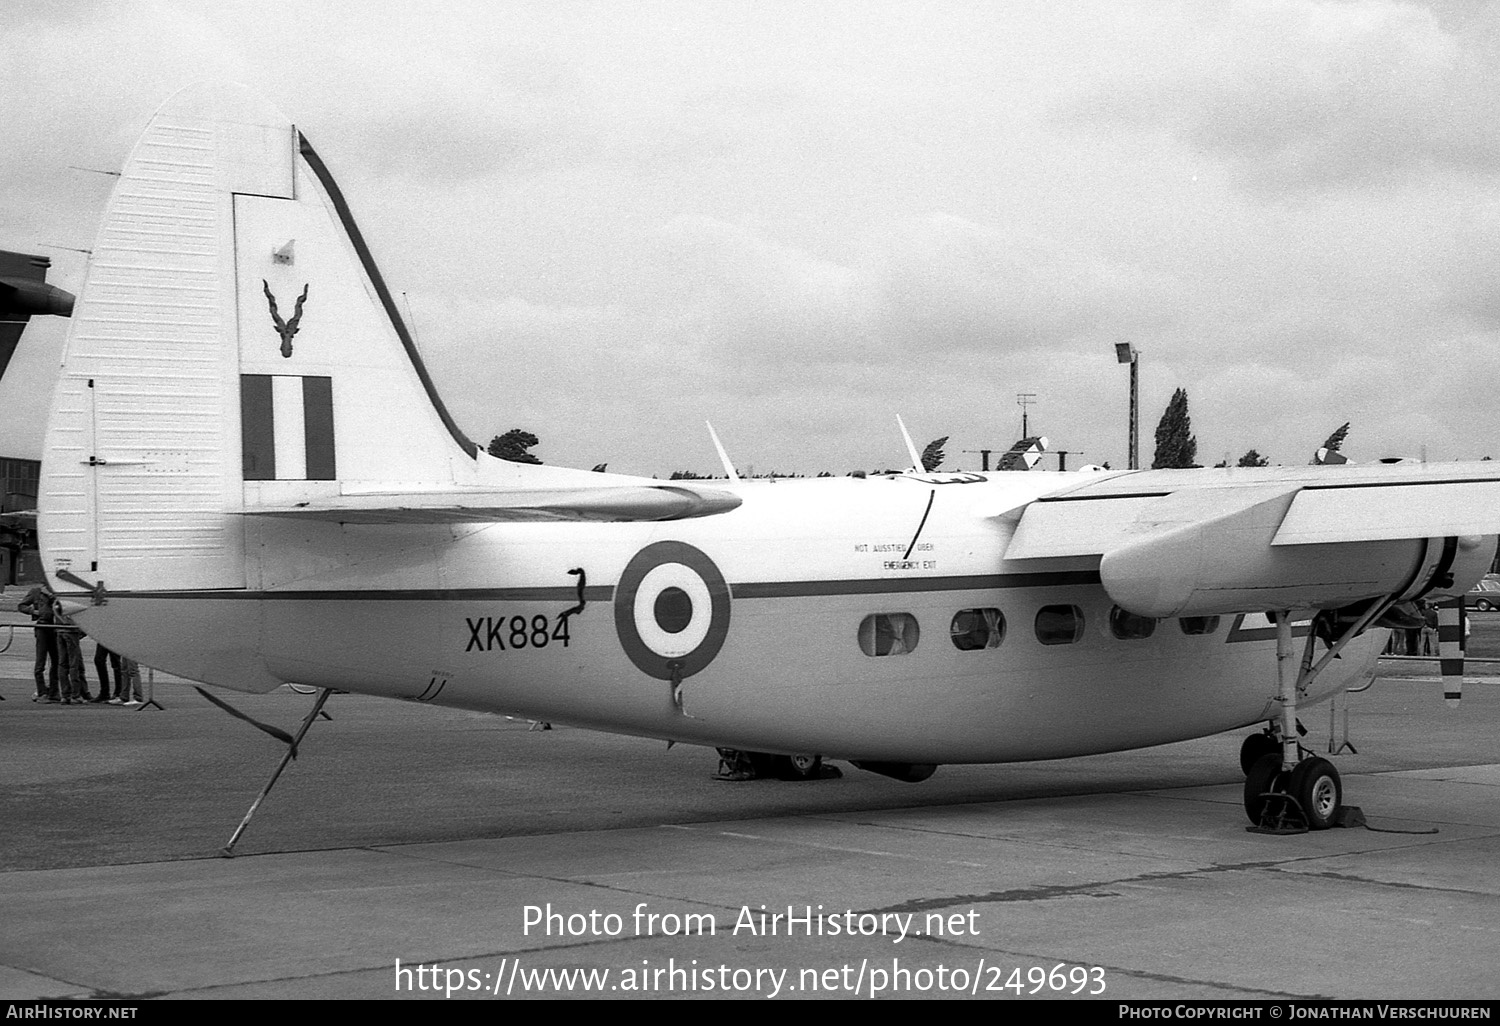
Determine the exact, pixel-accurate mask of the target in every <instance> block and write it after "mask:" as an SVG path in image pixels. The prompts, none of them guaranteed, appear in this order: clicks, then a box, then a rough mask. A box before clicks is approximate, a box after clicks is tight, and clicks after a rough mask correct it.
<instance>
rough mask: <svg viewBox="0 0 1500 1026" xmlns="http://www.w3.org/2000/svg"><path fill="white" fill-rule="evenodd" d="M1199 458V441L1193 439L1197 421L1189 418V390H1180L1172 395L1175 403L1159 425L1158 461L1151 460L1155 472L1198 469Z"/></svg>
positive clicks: (1168, 405)
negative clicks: (1171, 468) (1184, 468)
mask: <svg viewBox="0 0 1500 1026" xmlns="http://www.w3.org/2000/svg"><path fill="white" fill-rule="evenodd" d="M1197 456H1198V439H1197V438H1195V437H1193V422H1192V418H1190V417H1189V416H1188V397H1187V391H1186V390H1185V389H1181V388H1179V389H1178V390H1177V391H1175V392H1173V393H1172V401H1171V402H1169V403H1167V409H1166V412H1165V413H1163V414H1162V415H1161V422H1160V423H1158V424H1157V425H1156V458H1155V459H1154V460H1152V461H1151V469H1152V470H1161V469H1162V468H1164V467H1196V466H1197V465H1198V464H1197V463H1196V462H1195V459H1196V458H1197Z"/></svg>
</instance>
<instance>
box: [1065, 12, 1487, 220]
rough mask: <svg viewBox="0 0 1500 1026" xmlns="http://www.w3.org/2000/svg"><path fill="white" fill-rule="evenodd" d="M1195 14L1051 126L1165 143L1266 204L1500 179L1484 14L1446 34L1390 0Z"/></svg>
mask: <svg viewBox="0 0 1500 1026" xmlns="http://www.w3.org/2000/svg"><path fill="white" fill-rule="evenodd" d="M1194 10H1195V12H1196V16H1195V17H1194V18H1192V19H1191V20H1189V21H1188V22H1187V23H1185V24H1179V25H1178V26H1176V28H1177V30H1178V31H1177V33H1176V34H1175V35H1174V36H1173V39H1172V42H1173V43H1174V44H1175V45H1181V46H1183V47H1184V48H1185V50H1186V53H1185V56H1184V57H1183V58H1180V59H1177V60H1173V61H1167V62H1163V63H1162V64H1161V66H1160V67H1159V68H1158V69H1157V70H1155V71H1152V70H1147V69H1135V70H1136V73H1135V74H1132V75H1130V76H1129V77H1125V76H1122V77H1120V78H1118V79H1116V80H1114V81H1108V82H1104V83H1100V84H1096V85H1095V86H1094V87H1093V88H1091V89H1089V90H1087V91H1086V92H1085V93H1084V94H1083V95H1082V96H1081V97H1079V98H1076V99H1073V100H1071V101H1069V102H1068V103H1066V104H1064V105H1062V106H1061V107H1060V113H1061V114H1062V116H1063V119H1064V120H1065V121H1070V122H1073V123H1081V124H1090V125H1094V126H1096V127H1098V128H1101V129H1107V128H1108V127H1110V126H1125V127H1129V128H1131V129H1134V130H1137V131H1144V132H1161V133H1165V134H1167V135H1168V136H1170V137H1171V138H1173V139H1174V140H1175V141H1177V142H1178V143H1180V144H1181V145H1183V146H1186V147H1189V148H1191V149H1193V150H1196V151H1199V152H1202V153H1204V154H1207V155H1210V156H1212V157H1215V158H1217V159H1219V160H1222V161H1224V162H1225V163H1226V164H1227V165H1228V167H1229V168H1230V170H1231V172H1232V173H1233V175H1234V177H1235V179H1236V180H1237V181H1238V182H1239V183H1240V184H1241V185H1242V186H1244V187H1245V188H1248V189H1251V190H1254V191H1258V192H1261V193H1267V194H1276V193H1279V192H1281V191H1283V190H1325V189H1336V188H1347V187H1371V186H1380V187H1395V186H1400V185H1403V184H1407V183H1409V182H1411V181H1412V180H1413V179H1414V178H1416V177H1418V176H1421V175H1424V174H1427V173H1430V172H1431V171H1433V170H1441V171H1444V172H1446V173H1449V174H1453V175H1458V176H1470V175H1481V176H1485V177H1492V176H1494V175H1495V174H1496V172H1497V171H1500V82H1497V80H1496V78H1495V75H1494V73H1493V69H1494V68H1495V66H1496V63H1497V58H1500V45H1497V42H1500V13H1497V11H1496V9H1495V8H1493V7H1490V8H1488V12H1487V14H1485V15H1484V16H1482V17H1475V18H1473V19H1465V20H1462V21H1460V22H1458V23H1457V24H1455V25H1454V26H1453V27H1445V26H1444V22H1443V19H1440V17H1439V16H1438V15H1437V14H1435V13H1434V12H1433V11H1432V10H1429V9H1427V8H1425V7H1420V6H1416V5H1413V4H1409V3H1396V2H1389V0H1358V2H1348V3H1343V2H1341V3H1332V2H1325V0H1280V2H1275V3H1259V2H1257V3H1236V4H1232V5H1222V6H1221V5H1213V6H1211V7H1205V8H1196V9H1194ZM1147 59H1148V60H1149V59H1150V57H1149V56H1148V58H1147Z"/></svg>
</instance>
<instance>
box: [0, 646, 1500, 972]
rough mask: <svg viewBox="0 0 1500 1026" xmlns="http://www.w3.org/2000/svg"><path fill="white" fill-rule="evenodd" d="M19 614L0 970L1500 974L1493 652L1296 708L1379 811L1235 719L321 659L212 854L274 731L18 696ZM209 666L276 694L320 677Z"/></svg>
mask: <svg viewBox="0 0 1500 1026" xmlns="http://www.w3.org/2000/svg"><path fill="white" fill-rule="evenodd" d="M29 635H30V632H29V631H18V632H17V635H16V642H15V644H14V645H13V646H12V648H11V650H10V651H8V652H5V653H3V654H0V696H3V697H4V698H5V699H6V700H5V701H4V702H0V738H3V744H0V780H3V781H4V783H5V786H4V788H3V790H0V999H34V998H55V997H83V998H87V997H160V998H293V997H295V998H348V997H355V998H392V997H402V998H415V999H421V1000H440V1001H441V1000H446V999H448V995H447V991H448V990H449V988H454V989H452V993H451V997H452V999H455V1000H456V999H459V998H463V997H469V998H474V997H480V998H488V999H491V1000H495V999H501V1000H503V999H505V998H511V999H517V998H521V997H539V996H541V997H559V996H574V997H579V996H589V995H591V994H592V995H600V994H602V995H603V996H610V997H629V996H651V997H664V996H700V997H701V996H709V997H721V996H731V997H746V998H749V997H755V998H761V999H764V998H767V997H772V996H775V997H779V998H786V997H812V996H833V997H852V996H856V994H857V995H858V996H866V997H867V996H871V995H872V994H874V995H877V996H901V997H909V996H916V997H920V996H929V997H953V996H959V995H960V994H962V995H969V994H973V995H977V996H985V997H992V998H1006V999H1014V998H1016V997H1018V996H1031V995H1032V993H1033V992H1034V991H1037V990H1039V991H1040V993H1038V994H1037V995H1036V996H1053V995H1056V994H1067V993H1071V992H1073V991H1074V990H1079V991H1081V992H1082V993H1081V995H1080V996H1088V995H1092V996H1095V997H1100V996H1102V997H1103V998H1105V999H1110V998H1116V999H1146V998H1151V999H1221V1000H1222V999H1228V1000H1235V999H1252V1000H1263V999H1267V998H1273V997H1288V998H1292V997H1299V996H1300V997H1340V998H1360V999H1398V998H1407V999H1424V998H1425V999H1433V998H1448V999H1455V998H1458V999H1494V998H1496V997H1500V974H1497V972H1496V966H1497V965H1500V869H1497V866H1500V745H1497V740H1496V739H1497V737H1500V679H1496V678H1490V677H1480V678H1479V679H1478V680H1477V681H1476V680H1474V679H1473V678H1471V680H1470V682H1469V683H1468V684H1467V685H1466V688H1465V697H1464V701H1463V705H1462V707H1461V708H1460V709H1457V710H1454V709H1449V708H1447V707H1445V705H1444V703H1443V701H1442V699H1441V687H1440V686H1439V684H1438V683H1437V681H1436V680H1435V679H1428V680H1420V679H1403V676H1405V677H1409V676H1410V675H1411V674H1414V673H1415V674H1420V673H1422V672H1423V670H1424V664H1396V663H1394V662H1391V663H1387V664H1383V666H1384V667H1385V671H1384V672H1385V674H1386V675H1385V676H1383V677H1382V678H1380V679H1378V680H1377V681H1376V683H1375V685H1374V686H1373V687H1372V688H1371V689H1370V690H1368V691H1366V692H1364V693H1361V694H1357V695H1349V696H1346V698H1345V699H1343V700H1342V701H1341V702H1340V707H1339V711H1338V715H1337V716H1336V717H1335V718H1334V720H1333V722H1332V724H1330V715H1329V709H1328V707H1327V706H1320V707H1317V708H1314V709H1311V710H1308V711H1307V713H1306V715H1305V716H1304V718H1303V722H1304V724H1305V725H1306V726H1307V727H1308V730H1309V733H1308V736H1307V738H1306V739H1305V743H1306V744H1307V745H1308V746H1309V747H1310V748H1312V749H1314V750H1316V751H1317V752H1318V753H1320V754H1324V753H1326V752H1327V751H1328V748H1329V742H1330V726H1332V738H1331V739H1332V741H1333V742H1334V743H1335V744H1337V742H1338V741H1339V740H1341V739H1342V737H1343V735H1344V729H1345V728H1344V725H1343V717H1344V712H1343V710H1344V709H1345V708H1347V709H1348V728H1347V729H1348V737H1349V739H1350V740H1351V741H1352V742H1353V744H1354V745H1355V746H1356V747H1357V748H1358V754H1355V753H1352V752H1346V753H1344V754H1342V755H1339V756H1338V757H1337V758H1336V760H1335V762H1336V764H1337V765H1338V767H1339V769H1340V772H1341V773H1342V774H1343V777H1344V785H1345V801H1346V802H1347V803H1349V804H1352V805H1358V806H1361V807H1362V808H1363V810H1364V813H1365V815H1366V816H1367V817H1368V818H1369V822H1370V826H1371V827H1372V828H1375V829H1335V830H1329V831H1324V832H1319V833H1306V834H1298V835H1290V836H1267V835H1261V834H1252V833H1247V832H1246V830H1245V827H1246V825H1247V824H1246V820H1245V817H1244V813H1243V811H1242V809H1241V804H1240V803H1241V791H1242V777H1241V775H1240V772H1239V768H1238V761H1237V753H1238V748H1239V744H1240V739H1241V737H1242V736H1243V733H1244V732H1239V733H1236V734H1232V735H1230V734H1226V735H1220V736H1217V737H1212V738H1205V739H1201V740H1198V741H1192V742H1184V743H1182V744H1177V745H1170V746H1165V747H1162V748H1157V749H1151V750H1147V751H1140V752H1129V753H1122V754H1118V755H1107V756H1094V757H1090V758H1085V759H1069V760H1060V761H1057V762H1050V763H1026V764H1015V765H1005V766H978V767H976V766H945V767H942V768H940V769H939V771H938V773H937V774H936V775H935V776H934V777H933V778H932V779H930V780H928V781H926V782H924V783H921V784H902V783H898V782H896V781H892V780H887V779H885V778H883V777H878V776H874V775H871V774H868V773H864V772H861V771H858V770H855V769H853V768H851V767H848V766H847V765H843V766H842V768H843V769H844V772H845V776H844V777H843V778H842V779H836V780H823V781H815V782H807V783H793V782H782V781H754V782H748V783H725V782H721V781H716V780H713V779H711V775H712V773H713V770H714V768H715V765H716V762H717V759H716V756H715V754H714V753H713V752H712V751H711V750H706V749H702V748H693V747H687V746H678V747H676V748H672V749H671V750H668V749H667V748H666V746H665V745H664V744H662V743H660V742H651V741H645V740H641V739H633V738H621V737H613V736H608V735H602V734H597V733H592V732H589V731H584V730H574V729H568V728H565V727H558V728H557V729H555V730H550V731H533V730H529V729H528V724H527V723H525V722H524V721H513V720H508V719H506V718H504V717H498V716H489V715H484V714H476V713H466V712H459V711H454V710H445V709H433V708H429V707H414V706H411V705H407V704H402V703H396V702H384V701H380V700H376V699H368V698H362V697H358V696H352V695H337V696H334V697H333V698H332V699H331V700H330V702H329V703H328V706H327V709H328V712H329V714H330V715H331V716H332V717H333V719H332V720H331V721H329V722H322V721H320V722H318V723H317V724H315V725H314V726H313V728H312V730H311V732H310V734H309V735H308V738H307V740H306V741H305V742H304V745H303V747H302V749H301V758H299V759H298V760H297V761H296V762H294V763H293V764H292V765H291V766H290V767H289V768H288V770H287V772H286V773H285V774H284V775H283V777H282V778H281V780H280V782H279V783H278V784H277V786H276V789H275V790H274V791H273V792H272V794H271V795H270V797H269V798H268V799H267V800H266V801H265V803H264V804H263V805H262V806H261V808H260V810H259V811H258V813H257V815H256V818H255V820H254V821H253V822H252V823H251V825H250V827H249V829H248V831H247V832H246V834H245V836H244V838H243V839H242V840H241V842H240V843H239V846H238V848H237V850H236V856H237V857H235V858H233V859H226V858H223V857H221V856H220V855H219V849H220V848H221V847H222V846H223V845H224V843H225V842H226V841H227V839H228V838H229V835H230V833H231V832H232V831H233V829H234V827H235V825H236V824H237V823H238V822H239V820H240V817H241V816H242V815H243V814H244V812H245V809H246V808H247V807H248V806H249V804H250V802H251V801H252V800H253V799H254V798H255V796H256V794H257V793H258V791H259V790H260V788H261V787H262V785H263V784H264V783H265V781H266V779H267V777H268V776H269V775H270V772H271V770H272V769H273V767H274V766H275V764H276V762H277V761H278V760H279V759H280V757H281V753H282V751H283V748H282V746H281V744H280V743H279V742H277V741H275V740H273V739H272V738H270V737H268V736H266V735H264V734H262V733H260V732H259V731H257V730H255V729H254V728H252V727H251V726H250V725H248V724H246V723H243V722H241V721H238V720H235V719H233V718H231V717H230V716H228V715H226V714H225V713H223V712H222V711H221V710H219V709H217V708H215V707H214V706H212V705H211V704H210V703H208V702H207V701H205V700H204V699H203V698H201V697H200V696H199V695H198V694H197V693H196V692H194V691H193V690H192V689H191V687H189V686H188V685H186V684H185V683H182V682H177V681H175V680H171V679H159V680H158V683H157V686H156V697H157V699H158V700H159V701H160V702H161V704H162V706H164V707H165V708H163V709H157V708H154V707H146V708H144V709H130V708H121V707H118V706H101V705H89V706H82V707H79V706H56V705H45V704H34V703H32V702H31V701H30V695H31V690H32V687H31V681H30V679H29V674H30V638H29ZM4 640H5V634H4V632H3V631H0V645H3V644H4ZM85 654H86V656H87V655H89V654H91V645H90V644H89V643H85ZM1429 665H1430V664H1429ZM1485 672H1488V671H1485ZM91 686H92V685H91ZM219 694H220V695H222V696H223V697H225V698H226V699H227V700H228V701H230V702H231V703H232V704H234V705H236V706H237V707H238V708H240V709H242V710H244V711H245V712H247V713H249V714H250V715H252V716H255V717H257V718H258V719H261V720H264V721H267V722H270V723H273V724H276V725H278V726H280V727H282V728H284V729H287V730H292V729H294V728H295V727H296V725H297V723H298V722H299V721H300V720H301V718H302V716H303V715H304V714H305V712H306V710H307V709H308V708H309V706H310V704H311V702H312V698H310V697H308V696H305V695H299V694H296V693H293V692H291V691H289V690H287V689H281V690H278V691H275V692H272V693H271V694H269V695H264V696H242V695H235V694H232V693H227V692H219ZM549 906H550V909H549ZM762 906H764V913H765V915H766V917H767V918H766V919H765V920H762V919H761V918H760V916H761V914H762ZM788 906H791V907H792V911H793V914H794V916H795V918H794V919H793V921H792V922H791V924H790V927H791V929H790V935H789V930H788V922H787V918H786V917H787V911H788ZM819 906H821V909H820V908H819ZM809 908H810V911H809ZM529 910H530V911H529ZM638 910H639V915H637V912H638ZM549 911H550V912H551V913H552V914H553V916H554V918H552V919H550V920H549V919H548V916H547V913H548V912H549ZM778 912H779V913H780V914H781V915H782V919H781V920H780V921H773V920H771V919H770V916H771V915H772V914H773V913H778ZM846 913H847V914H846ZM820 914H821V916H820ZM653 915H654V916H655V917H656V918H655V919H652V918H651V917H652V916H653ZM610 916H614V917H617V918H613V919H611V918H609V917H610ZM689 917H692V918H689ZM528 919H532V920H535V923H534V924H529V923H528ZM549 922H550V924H551V925H550V929H549V928H548V923H549ZM804 923H805V924H806V925H804ZM773 927H774V930H775V932H774V933H772V932H771V930H772V928H773ZM820 928H821V932H820ZM851 928H852V929H853V931H854V932H853V934H852V935H851V934H850V932H849V930H850V929H851ZM903 928H904V929H905V930H906V931H907V932H906V934H905V935H904V936H902V935H901V932H900V931H901V930H902V929H903ZM834 930H837V931H838V932H837V933H834V932H833V931H834ZM861 930H864V931H866V932H864V933H861V932H860V931H861ZM398 960H399V966H400V969H399V971H398ZM695 960H696V961H695ZM434 966H437V967H438V969H436V970H434V968H433V967H434ZM940 969H941V971H940ZM575 970H588V971H593V973H594V975H592V976H587V975H569V974H571V973H573V971H575ZM1017 970H1018V972H1017ZM1054 987H1056V988H1058V989H1056V990H1054V989H1053V988H1054ZM1101 987H1102V994H1101V993H1099V991H1100V989H1101ZM1018 991H1019V993H1018Z"/></svg>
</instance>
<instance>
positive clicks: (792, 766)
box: [783, 755, 823, 780]
mask: <svg viewBox="0 0 1500 1026" xmlns="http://www.w3.org/2000/svg"><path fill="white" fill-rule="evenodd" d="M783 758H784V759H785V760H786V763H785V765H786V771H787V772H786V775H787V778H788V779H789V780H816V779H818V775H819V773H821V772H822V770H823V757H822V756H821V755H787V756H783Z"/></svg>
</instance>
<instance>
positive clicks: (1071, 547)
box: [1006, 462, 1500, 616]
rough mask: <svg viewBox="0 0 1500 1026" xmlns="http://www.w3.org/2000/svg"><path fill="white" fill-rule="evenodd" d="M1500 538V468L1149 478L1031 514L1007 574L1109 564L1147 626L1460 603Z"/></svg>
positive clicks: (1109, 586) (1104, 577) (1042, 504)
mask: <svg viewBox="0 0 1500 1026" xmlns="http://www.w3.org/2000/svg"><path fill="white" fill-rule="evenodd" d="M1496 534H1500V467H1497V466H1496V464H1494V463H1490V462H1485V463H1470V464H1459V463H1449V464H1432V463H1429V464H1411V465H1400V466H1384V465H1378V464H1377V465H1371V466H1364V467H1351V466H1343V467H1286V468H1282V467H1277V468H1268V469H1266V470H1251V469H1236V470H1175V471H1172V470H1163V471H1142V472H1139V473H1135V474H1125V475H1118V476H1113V477H1110V478H1108V479H1104V480H1096V481H1092V482H1084V483H1082V484H1080V485H1079V486H1078V487H1076V488H1073V489H1071V490H1068V491H1065V492H1060V493H1054V494H1052V495H1049V496H1046V497H1044V498H1041V499H1038V500H1037V501H1035V502H1033V503H1031V504H1030V505H1028V506H1027V507H1026V508H1025V509H1024V511H1022V513H1021V516H1020V519H1019V523H1018V524H1017V526H1016V530H1015V533H1014V535H1013V536H1012V539H1011V543H1010V546H1009V548H1008V550H1007V552H1006V558H1007V559H1008V560H1024V561H1033V560H1057V559H1070V560H1078V559H1080V558H1083V559H1091V558H1097V559H1098V566H1099V577H1100V581H1101V583H1102V584H1103V585H1104V588H1105V590H1106V591H1107V592H1108V593H1109V595H1110V597H1111V598H1112V599H1114V601H1115V602H1117V603H1118V604H1119V605H1120V606H1121V607H1123V608H1125V609H1127V610H1129V611H1131V612H1134V613H1139V614H1141V615H1144V616H1185V615H1186V616H1196V615H1211V614H1216V613H1231V612H1243V611H1249V610H1265V609H1280V608H1327V607H1336V606H1343V605H1349V604H1352V603H1354V602H1357V601H1360V600H1364V599H1370V598H1376V597H1387V596H1394V597H1397V598H1399V599H1403V600H1405V599H1411V598H1418V597H1423V596H1425V595H1438V594H1442V595H1451V594H1454V593H1461V592H1462V591H1464V590H1467V588H1468V587H1469V586H1470V585H1471V584H1472V583H1473V582H1474V581H1475V580H1478V579H1479V578H1480V577H1481V576H1483V574H1484V572H1485V571H1486V570H1488V569H1489V565H1490V562H1491V561H1492V559H1493V557H1494V550H1495V538H1494V537H1493V536H1494V535H1496Z"/></svg>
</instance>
